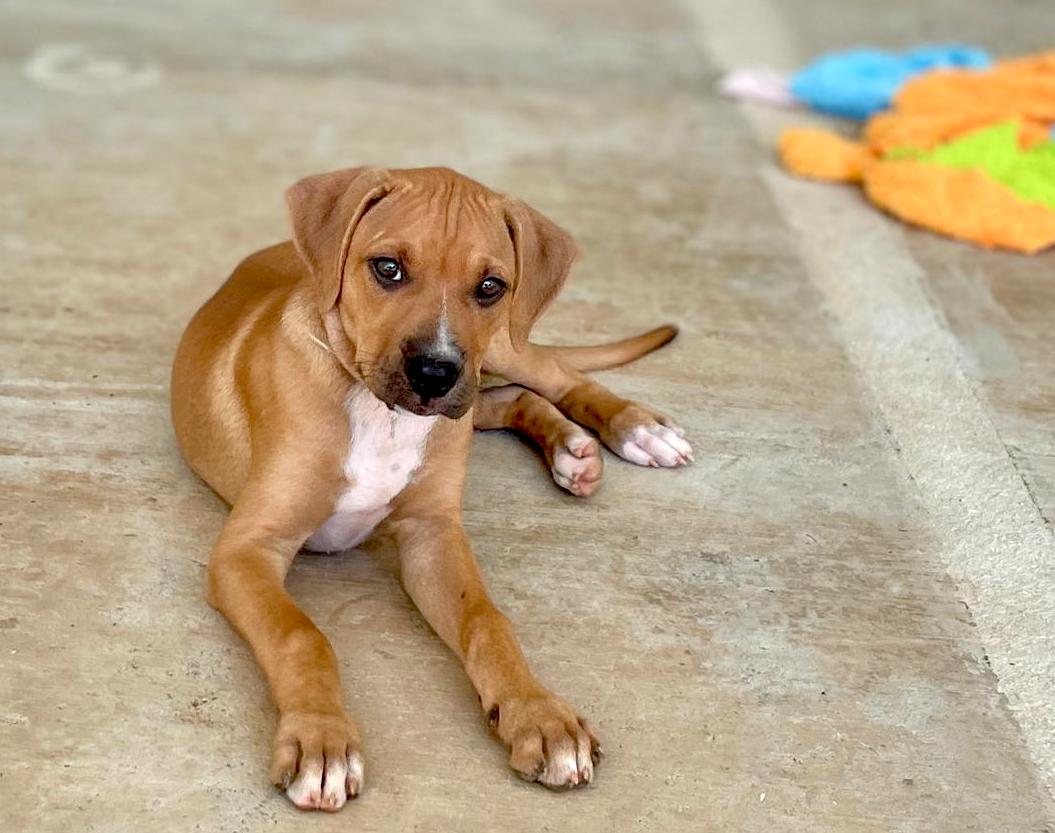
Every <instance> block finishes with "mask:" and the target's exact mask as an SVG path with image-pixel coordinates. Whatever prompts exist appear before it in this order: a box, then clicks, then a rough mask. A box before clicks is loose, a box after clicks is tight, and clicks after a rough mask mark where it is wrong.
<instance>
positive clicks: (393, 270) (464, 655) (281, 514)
mask: <svg viewBox="0 0 1055 833" xmlns="http://www.w3.org/2000/svg"><path fill="white" fill-rule="evenodd" d="M287 197H288V202H289V207H290V214H291V217H292V223H293V237H294V239H293V242H292V244H291V243H284V244H280V245H278V246H274V247H272V248H270V249H265V250H263V251H261V252H258V253H256V254H254V255H252V256H250V257H249V258H248V259H246V260H245V261H243V262H242V263H241V264H240V265H239V266H238V268H237V269H236V270H235V272H234V274H233V275H232V276H231V277H230V278H229V279H228V281H227V282H226V283H225V284H224V285H223V287H221V289H220V290H219V291H218V292H217V293H216V295H214V296H213V297H212V298H211V299H210V300H209V301H208V302H207V303H206V304H205V306H204V307H202V309H201V310H200V311H199V312H198V313H197V315H196V316H195V317H194V319H193V320H192V321H191V323H190V325H189V326H188V328H187V331H186V333H185V334H184V336H183V339H182V341H181V343H180V347H179V350H178V352H177V355H176V360H175V364H174V367H173V375H172V415H173V422H174V424H175V427H176V433H177V436H178V437H179V441H180V445H181V447H182V449H183V452H184V454H185V456H186V458H187V460H188V461H189V463H190V465H191V466H192V467H193V468H194V470H195V471H196V472H197V473H198V474H200V475H201V477H202V478H203V479H204V480H205V481H206V482H207V483H208V484H209V485H210V486H212V487H213V488H214V489H215V490H216V491H217V492H218V493H219V494H220V495H221V496H222V497H223V498H224V499H225V500H227V501H228V502H229V503H231V505H232V511H231V514H230V517H229V518H228V520H227V522H226V524H225V525H224V528H223V531H222V532H221V534H220V537H219V540H218V541H217V543H216V545H215V547H214V549H213V551H212V554H211V556H210V558H209V565H208V590H207V593H208V599H209V601H210V602H211V603H212V604H213V605H214V606H215V607H217V608H218V609H219V610H220V611H221V612H222V613H223V614H224V615H225V616H226V617H227V619H228V620H229V621H230V622H231V624H232V625H233V626H234V627H235V628H236V629H237V630H238V632H239V633H241V635H242V636H243V637H244V638H245V639H246V640H247V642H248V643H249V644H250V646H251V647H252V649H253V652H254V654H255V655H256V658H257V660H258V662H259V663H260V666H261V668H262V669H263V671H264V673H265V675H266V676H267V680H268V683H269V684H270V687H271V693H272V697H273V699H274V702H275V705H276V706H277V707H278V712H279V723H278V730H277V733H276V737H275V745H274V756H273V760H272V766H271V778H272V780H273V781H274V783H276V784H278V785H279V786H280V787H281V788H282V789H284V790H285V791H286V794H287V795H288V796H289V798H290V799H291V800H292V801H293V802H294V803H295V804H296V805H297V806H298V807H302V808H305V809H324V810H337V809H339V808H340V807H341V806H343V805H344V803H345V800H346V798H347V797H348V796H355V795H356V794H357V793H358V792H359V791H360V790H361V789H362V783H363V761H362V757H361V755H360V750H359V733H358V730H357V729H356V726H355V724H354V723H353V722H352V720H351V719H350V718H349V717H348V715H347V714H346V713H345V709H344V702H343V695H342V692H341V683H340V680H339V678H338V673H337V664H336V661H335V658H334V654H333V650H332V648H331V647H330V644H329V642H328V641H327V640H326V637H324V636H323V635H322V634H321V633H320V632H319V630H318V629H317V628H316V627H315V625H314V624H313V623H312V622H311V621H310V620H309V619H308V617H307V616H305V615H304V613H303V612H301V610H300V609H299V608H298V607H297V606H296V604H295V603H294V602H293V600H292V599H291V598H290V596H289V595H288V594H287V593H286V591H285V589H284V586H283V584H284V579H285V575H286V572H287V570H288V569H289V566H290V564H291V562H292V561H293V558H294V557H295V556H296V554H297V552H298V551H299V550H300V549H301V548H302V547H304V546H307V547H309V548H311V549H316V550H323V551H332V550H341V549H347V548H350V547H354V546H356V545H357V544H359V543H360V542H361V541H363V540H364V539H365V538H366V537H368V536H369V535H370V534H371V533H372V531H373V530H374V529H375V528H376V527H377V526H378V524H380V523H381V522H382V521H384V520H387V528H388V529H390V530H391V532H392V533H393V535H394V537H395V540H396V543H397V546H398V549H399V559H400V568H401V576H402V581H403V584H404V587H405V589H406V591H407V593H408V594H409V595H410V596H411V598H412V599H413V600H414V602H415V603H416V604H417V606H418V608H419V609H420V610H421V612H422V613H423V614H424V616H425V618H426V619H427V620H428V621H429V623H430V624H431V625H432V627H433V628H434V629H435V630H436V632H437V633H438V634H439V635H440V637H441V638H442V639H443V640H444V642H446V643H447V645H449V646H450V648H451V650H453V651H454V652H455V654H457V656H458V657H459V658H460V659H461V661H462V663H463V664H464V666H465V669H466V672H467V673H468V675H469V677H470V679H471V680H472V683H473V685H474V686H475V688H476V691H477V692H478V694H479V697H480V702H481V704H482V706H483V709H484V712H485V713H486V714H487V715H488V717H489V720H490V723H491V726H492V727H493V729H494V730H495V732H496V734H497V735H498V737H499V738H501V740H502V741H503V742H504V743H505V744H506V745H507V746H508V747H509V748H510V750H511V754H510V765H511V766H512V767H513V768H514V769H515V770H516V771H517V772H518V773H519V774H521V775H522V776H523V777H525V778H528V779H531V780H537V781H539V782H541V783H542V784H545V785H546V786H549V787H555V788H561V787H570V786H574V785H576V784H585V783H587V782H589V781H590V779H591V778H592V777H593V768H594V766H595V764H596V763H597V761H598V759H599V756H600V747H599V745H598V743H597V739H596V737H595V735H594V734H593V732H592V730H591V729H590V727H589V726H588V724H587V723H586V722H585V721H584V720H583V719H582V718H581V717H580V716H579V715H578V714H577V713H576V711H575V710H574V709H573V708H572V707H570V706H569V705H567V704H566V703H565V702H564V701H563V700H561V699H560V698H559V697H557V696H556V695H555V694H553V693H552V692H550V691H549V690H548V689H547V688H546V687H544V686H543V685H542V684H541V683H540V682H539V681H538V680H537V679H536V678H535V677H534V675H533V674H532V673H531V671H530V669H529V668H528V665H527V662H526V661H525V659H524V656H523V654H522V653H521V651H520V648H519V646H518V644H517V640H516V638H515V636H514V634H513V630H512V627H511V626H510V623H509V621H508V619H506V617H505V616H503V615H502V614H501V613H500V612H499V611H498V610H497V609H496V608H495V606H494V605H493V604H492V602H491V599H490V598H489V597H488V594H487V590H486V588H485V587H484V585H483V582H482V580H481V578H480V573H479V570H478V568H477V564H476V561H475V559H474V557H473V554H472V552H471V550H470V548H469V544H468V542H467V541H466V538H465V533H464V531H463V529H462V523H461V495H462V483H463V480H464V475H465V466H466V458H467V455H468V452H469V444H470V441H471V438H472V430H473V419H474V414H473V410H474V403H475V404H477V405H478V407H477V408H476V409H475V410H476V412H477V413H476V418H477V421H478V424H479V426H480V427H484V428H500V427H510V428H514V429H516V430H520V431H522V432H524V433H526V434H528V435H529V436H530V437H532V438H533V439H534V440H535V441H536V442H537V443H539V445H541V446H542V448H543V450H544V451H545V453H546V455H547V458H548V459H549V460H550V463H551V465H552V467H553V471H554V477H555V478H557V480H558V482H559V483H561V485H563V486H564V487H565V488H568V489H570V490H571V491H573V492H576V493H580V494H586V493H589V492H590V491H592V489H593V488H594V487H595V486H596V482H597V478H598V476H599V474H600V467H599V466H600V457H599V455H598V453H597V448H596V444H595V443H594V441H593V440H592V439H591V438H590V437H589V436H588V435H587V434H586V433H585V432H584V431H583V430H582V429H581V428H579V427H578V425H576V424H575V423H573V422H571V421H569V419H567V418H566V417H565V416H563V415H562V412H563V414H566V415H567V416H568V417H570V418H571V419H572V420H575V421H576V422H578V423H581V424H582V425H585V426H586V427H588V428H590V429H592V430H594V431H596V432H597V433H598V434H599V435H600V437H601V439H602V440H603V441H604V442H605V443H606V444H607V445H608V446H609V447H610V448H613V449H614V450H615V451H617V453H619V454H621V455H622V456H624V457H625V458H627V459H629V460H632V461H633V462H636V463H641V464H645V465H680V464H682V463H684V461H685V459H686V458H688V456H689V453H690V449H689V446H688V444H687V443H686V442H685V441H684V439H682V438H681V436H680V432H678V431H677V429H676V428H674V427H673V426H672V425H671V423H670V422H669V421H667V420H666V419H664V418H663V417H661V416H659V415H657V414H654V413H653V412H651V411H649V410H647V409H645V408H643V407H642V406H639V405H635V404H633V403H629V402H626V401H624V400H621V399H619V398H618V397H616V396H614V395H613V394H611V393H610V392H608V391H607V390H605V389H604V388H603V387H601V386H600V385H597V384H596V383H594V382H591V381H590V380H589V379H587V378H586V377H585V376H584V375H582V372H581V370H583V369H590V368H593V367H603V366H611V365H614V364H618V363H620V362H623V361H627V360H629V359H631V358H634V357H636V356H638V355H641V354H643V353H645V352H647V351H648V350H650V349H654V348H655V347H657V346H659V345H660V344H663V343H665V342H666V341H668V340H669V339H670V338H671V337H673V330H672V329H671V328H663V329H661V330H657V331H655V332H653V333H650V334H646V335H645V336H641V337H639V338H637V339H631V340H629V341H627V342H622V343H620V344H617V345H610V346H607V347H597V348H566V349H563V350H560V349H556V348H544V347H539V346H537V345H533V344H530V343H529V342H528V340H527V338H528V334H529V331H530V329H531V326H532V324H533V323H534V321H535V319H536V318H538V316H539V315H540V314H541V312H542V311H543V309H544V308H545V307H546V305H547V304H548V303H549V302H550V301H551V300H552V299H553V297H554V296H555V295H556V294H557V292H558V290H559V289H560V286H561V284H562V283H563V282H564V279H565V277H566V276H567V273H568V269H569V267H570V266H571V262H572V260H573V258H574V254H575V248H574V244H573V243H572V241H571V239H570V238H569V236H568V235H567V234H566V233H564V232H563V231H562V230H561V229H559V228H558V227H557V226H555V225H554V224H553V223H551V222H550V221H549V220H547V219H546V218H544V217H543V216H541V215H540V214H538V213H537V212H536V211H534V210H532V209H531V208H529V207H528V206H526V205H524V204H523V203H520V202H518V201H516V200H511V199H508V198H506V197H504V196H502V195H500V194H496V193H494V192H492V191H490V190H488V189H486V188H484V187H483V186H481V185H479V184H478V183H476V182H473V181H472V180H469V179H466V178H465V177H462V176H460V175H458V174H456V173H454V172H453V171H450V170H446V169H422V170H405V171H395V170H393V171H386V170H377V169H366V168H359V169H352V170H345V171H338V172H336V173H332V174H325V175H322V176H315V177H309V178H308V179H305V180H302V181H301V182H299V183H297V184H296V185H294V186H293V187H292V188H291V189H290V190H289V192H288V194H287ZM484 369H486V370H488V371H490V372H494V373H498V374H501V375H503V376H505V377H506V378H507V379H509V380H510V381H511V382H514V383H517V384H519V385H523V386H524V387H523V388H520V387H513V386H508V387H505V388H499V389H492V390H488V391H485V392H483V393H482V394H478V391H477V386H478V383H479V379H480V373H481V370H484ZM527 388H530V389H531V390H530V391H529V390H527ZM531 391H535V392H531ZM550 403H554V404H550Z"/></svg>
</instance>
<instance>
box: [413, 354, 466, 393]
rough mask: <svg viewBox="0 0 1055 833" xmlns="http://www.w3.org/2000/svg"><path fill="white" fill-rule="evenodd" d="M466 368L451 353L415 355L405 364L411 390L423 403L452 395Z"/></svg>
mask: <svg viewBox="0 0 1055 833" xmlns="http://www.w3.org/2000/svg"><path fill="white" fill-rule="evenodd" d="M464 367H465V361H464V360H463V359H461V358H455V357H453V356H451V355H450V354H449V353H442V354H438V355H435V354H429V353H414V354H411V355H410V356H408V357H407V358H406V360H405V361H404V363H403V372H404V373H405V374H406V377H407V381H408V382H409V383H410V389H411V390H412V391H414V393H416V394H417V395H418V396H420V397H421V400H422V402H428V401H429V400H430V399H440V398H441V397H444V396H446V395H447V394H448V393H450V391H451V389H452V388H453V387H454V386H455V384H457V382H458V379H459V378H460V377H461V375H462V370H463V369H464Z"/></svg>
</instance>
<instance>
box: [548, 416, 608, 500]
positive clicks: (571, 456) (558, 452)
mask: <svg viewBox="0 0 1055 833" xmlns="http://www.w3.org/2000/svg"><path fill="white" fill-rule="evenodd" d="M547 450H548V451H550V454H549V457H550V460H549V464H550V471H551V472H552V473H553V480H554V481H555V482H556V484H557V485H558V486H560V487H561V488H562V489H566V490H567V491H569V492H571V493H572V494H573V495H576V496H578V497H589V496H590V495H592V494H593V493H594V492H595V491H597V487H598V486H600V485H601V472H602V471H603V470H604V463H603V462H602V460H601V448H600V446H599V445H598V444H597V440H595V439H594V438H593V437H591V436H590V435H589V434H587V433H586V432H585V431H583V430H582V429H581V428H578V426H576V427H575V431H574V432H569V433H568V434H567V436H564V437H563V438H562V439H561V441H560V443H559V444H556V445H554V446H553V447H552V448H551V449H547Z"/></svg>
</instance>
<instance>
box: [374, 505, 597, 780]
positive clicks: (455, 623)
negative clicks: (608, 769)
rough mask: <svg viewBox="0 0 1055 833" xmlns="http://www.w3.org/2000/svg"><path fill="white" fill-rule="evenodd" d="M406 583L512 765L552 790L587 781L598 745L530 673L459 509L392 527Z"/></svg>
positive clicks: (406, 520) (574, 715)
mask: <svg viewBox="0 0 1055 833" xmlns="http://www.w3.org/2000/svg"><path fill="white" fill-rule="evenodd" d="M393 530H394V532H395V535H396V541H397V544H398V546H399V562H400V572H401V577H402V582H403V586H404V588H405V589H406V591H407V593H408V595H409V596H410V597H411V598H412V599H413V600H414V603H415V604H416V605H417V606H418V609H419V610H420V611H421V612H422V614H423V615H424V616H425V618H426V619H427V620H428V622H429V624H430V625H432V627H433V629H434V630H435V631H436V633H437V634H439V636H440V638H441V639H442V640H443V641H444V642H446V643H447V645H448V646H449V647H450V648H451V650H452V651H454V653H455V654H457V656H458V658H459V659H461V661H462V664H463V665H464V667H465V670H466V673H468V675H469V679H470V680H471V681H472V683H473V686H474V687H475V688H476V692H477V694H478V695H479V697H480V703H481V705H482V706H483V708H484V712H485V713H486V714H487V715H488V720H489V723H490V725H491V728H492V729H493V730H494V731H495V733H496V734H497V735H498V737H499V738H500V739H501V740H502V741H503V742H504V743H505V744H506V746H508V747H509V748H510V757H509V765H510V766H511V767H512V768H513V769H514V770H515V771H516V772H517V774H518V775H520V776H521V777H522V778H525V779H527V780H529V781H538V782H539V783H541V784H544V785H545V786H547V787H550V788H553V789H564V788H568V787H574V786H576V785H577V784H586V783H589V781H590V780H591V779H592V778H593V768H594V765H595V764H596V763H597V762H598V761H599V760H600V755H601V750H600V746H599V745H598V742H597V738H596V737H595V736H594V734H593V732H592V730H591V729H590V727H589V725H588V724H587V723H586V721H585V720H583V719H582V718H581V717H580V716H579V715H578V714H577V713H576V712H575V710H574V709H572V708H571V707H570V706H569V705H568V704H567V703H565V702H564V701H563V700H561V699H560V698H559V697H557V696H556V695H554V694H553V693H552V692H550V691H549V690H547V689H546V688H545V687H544V686H543V685H542V684H541V683H539V681H538V680H537V679H535V677H534V675H533V674H532V673H531V671H530V669H529V668H528V664H527V661H526V660H525V659H524V655H523V653H522V652H521V650H520V646H519V645H518V644H517V639H516V636H515V635H514V634H513V627H512V625H511V624H510V622H509V620H508V619H507V618H506V617H505V616H504V615H503V614H502V613H501V612H499V611H498V610H497V609H496V608H495V606H494V604H492V602H491V599H490V597H489V596H488V594H487V589H486V588H485V587H484V583H483V579H482V578H481V577H480V570H479V567H478V566H477V563H476V558H475V557H474V556H473V553H472V551H471V550H470V549H469V543H468V541H467V540H466V537H465V532H464V530H463V529H462V527H461V522H460V518H459V513H458V511H457V507H455V509H454V514H453V515H452V516H451V517H449V518H447V517H437V516H436V515H429V516H423V517H408V518H404V519H402V520H400V521H398V522H396V523H395V524H394V525H393Z"/></svg>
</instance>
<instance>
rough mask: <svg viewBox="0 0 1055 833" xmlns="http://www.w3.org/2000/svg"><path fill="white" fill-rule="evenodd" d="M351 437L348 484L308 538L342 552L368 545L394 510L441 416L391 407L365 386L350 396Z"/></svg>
mask: <svg viewBox="0 0 1055 833" xmlns="http://www.w3.org/2000/svg"><path fill="white" fill-rule="evenodd" d="M348 419H349V421H350V423H351V440H350V445H349V448H348V456H347V457H346V458H345V461H344V476H345V477H347V478H348V487H347V489H345V491H344V492H343V493H342V494H341V496H340V497H339V498H338V499H337V506H336V508H335V509H334V513H333V515H331V516H330V517H329V518H328V519H327V520H326V523H324V524H323V525H322V526H320V527H319V528H318V529H317V530H316V531H315V534H314V535H312V536H311V537H310V538H309V539H308V542H307V547H308V549H312V550H315V551H317V552H336V551H338V550H346V549H350V548H352V547H354V546H356V545H357V544H360V543H362V542H363V541H364V540H365V539H366V538H367V536H368V535H369V534H370V533H371V532H373V530H374V527H376V526H377V525H378V524H379V523H381V521H382V520H384V519H385V517H386V516H387V515H388V513H389V512H390V511H391V504H392V500H393V499H394V498H395V496H396V495H398V494H399V493H400V492H401V491H403V489H404V488H405V487H406V485H407V483H409V482H410V478H411V476H412V475H413V474H414V472H415V471H417V469H418V467H419V466H420V465H421V460H422V456H423V454H424V452H425V443H426V441H427V440H428V438H429V432H430V431H432V426H433V425H435V424H436V420H437V419H439V417H435V416H417V415H416V414H411V413H407V412H406V411H401V412H399V413H397V412H395V411H393V410H391V409H390V408H389V407H388V406H387V405H386V404H385V403H384V402H382V401H381V400H380V399H378V398H377V397H376V396H374V395H373V394H372V393H370V391H369V390H367V389H366V388H365V387H359V388H356V390H355V392H354V393H352V395H351V396H350V397H348Z"/></svg>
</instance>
